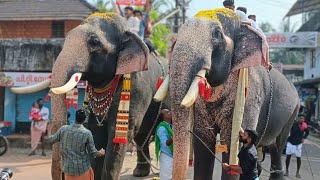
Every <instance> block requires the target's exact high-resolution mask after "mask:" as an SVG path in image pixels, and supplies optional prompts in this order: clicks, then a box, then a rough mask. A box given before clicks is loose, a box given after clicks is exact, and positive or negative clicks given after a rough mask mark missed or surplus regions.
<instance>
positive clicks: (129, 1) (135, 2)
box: [117, 0, 147, 6]
mask: <svg viewBox="0 0 320 180" xmlns="http://www.w3.org/2000/svg"><path fill="white" fill-rule="evenodd" d="M146 1H147V0H117V4H119V5H130V6H144V5H145V4H146Z"/></svg>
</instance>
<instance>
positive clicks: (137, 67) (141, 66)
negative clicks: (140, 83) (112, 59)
mask: <svg viewBox="0 0 320 180" xmlns="http://www.w3.org/2000/svg"><path fill="white" fill-rule="evenodd" d="M148 56H149V49H148V47H147V45H146V44H145V43H144V42H143V41H142V40H141V39H140V38H139V37H138V35H136V34H134V33H132V32H129V31H126V32H125V33H124V34H123V36H122V48H121V51H120V52H119V56H118V65H117V71H116V74H117V75H118V74H130V73H132V72H139V71H145V70H148Z"/></svg>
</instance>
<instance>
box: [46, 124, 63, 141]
mask: <svg viewBox="0 0 320 180" xmlns="http://www.w3.org/2000/svg"><path fill="white" fill-rule="evenodd" d="M64 127H65V126H62V127H61V128H60V129H59V130H58V131H57V132H56V133H55V134H54V135H51V136H50V137H49V138H48V143H49V144H51V145H52V144H54V143H57V142H60V137H61V131H62V129H63V128H64Z"/></svg>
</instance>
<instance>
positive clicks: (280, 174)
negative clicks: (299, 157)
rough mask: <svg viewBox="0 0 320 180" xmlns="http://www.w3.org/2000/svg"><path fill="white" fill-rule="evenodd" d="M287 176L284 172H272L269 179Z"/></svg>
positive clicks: (278, 179)
mask: <svg viewBox="0 0 320 180" xmlns="http://www.w3.org/2000/svg"><path fill="white" fill-rule="evenodd" d="M286 179H287V178H286V177H285V176H284V174H283V172H281V173H280V172H279V173H271V174H270V177H269V180H286Z"/></svg>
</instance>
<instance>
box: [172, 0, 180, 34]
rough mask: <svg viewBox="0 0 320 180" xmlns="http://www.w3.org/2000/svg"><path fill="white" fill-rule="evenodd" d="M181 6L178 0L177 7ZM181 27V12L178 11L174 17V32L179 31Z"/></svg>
mask: <svg viewBox="0 0 320 180" xmlns="http://www.w3.org/2000/svg"><path fill="white" fill-rule="evenodd" d="M178 6H179V0H176V8H178ZM178 29H179V13H176V15H175V17H174V27H173V32H174V33H178Z"/></svg>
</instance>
